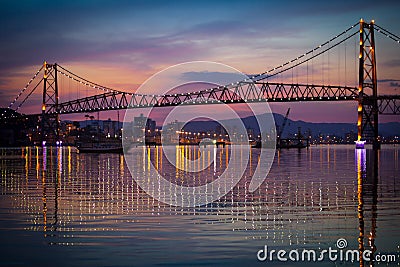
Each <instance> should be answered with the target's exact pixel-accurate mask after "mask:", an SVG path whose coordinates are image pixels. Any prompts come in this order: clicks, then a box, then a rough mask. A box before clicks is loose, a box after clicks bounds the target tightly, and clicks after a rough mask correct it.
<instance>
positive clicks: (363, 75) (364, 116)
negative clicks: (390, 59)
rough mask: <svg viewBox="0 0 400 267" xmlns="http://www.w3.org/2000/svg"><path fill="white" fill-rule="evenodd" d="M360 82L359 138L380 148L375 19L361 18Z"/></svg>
mask: <svg viewBox="0 0 400 267" xmlns="http://www.w3.org/2000/svg"><path fill="white" fill-rule="evenodd" d="M358 82H359V85H358V91H359V98H358V120H357V128H358V140H359V141H360V140H362V139H363V140H365V141H367V142H368V143H372V144H373V147H374V149H379V148H380V143H379V139H378V86H377V78H376V57H375V38H374V21H371V22H370V23H366V22H364V21H363V20H362V19H361V20H360V55H359V73H358Z"/></svg>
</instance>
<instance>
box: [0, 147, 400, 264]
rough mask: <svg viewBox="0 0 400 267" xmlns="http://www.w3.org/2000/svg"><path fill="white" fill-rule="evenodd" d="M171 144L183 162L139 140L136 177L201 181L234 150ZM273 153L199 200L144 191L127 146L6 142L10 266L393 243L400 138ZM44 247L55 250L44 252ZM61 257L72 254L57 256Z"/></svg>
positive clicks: (236, 256)
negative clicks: (113, 149) (107, 150)
mask: <svg viewBox="0 0 400 267" xmlns="http://www.w3.org/2000/svg"><path fill="white" fill-rule="evenodd" d="M172 149H176V152H177V153H176V158H175V165H176V166H179V167H180V168H178V167H175V166H174V165H172V164H170V163H169V162H168V160H167V159H166V158H165V156H164V155H163V150H162V148H161V147H157V148H144V147H143V148H142V147H139V148H134V149H133V151H132V153H134V155H135V160H136V163H135V165H134V168H133V169H134V170H135V171H134V172H133V173H134V175H138V176H146V174H147V173H148V172H149V171H150V167H151V164H153V166H154V168H155V169H156V170H158V171H159V173H160V174H162V175H163V176H164V177H166V178H167V179H168V180H170V181H171V182H173V183H176V184H180V185H185V186H194V185H203V184H206V183H208V182H210V181H212V180H214V179H217V178H218V177H219V175H220V174H221V173H222V172H223V171H224V170H225V168H226V166H227V165H228V160H229V157H230V153H233V151H231V149H230V148H229V147H225V148H218V149H214V148H211V149H207V150H205V153H200V150H199V148H198V147H191V146H187V147H176V148H172ZM145 150H147V151H145ZM145 152H148V153H145ZM276 153H277V154H276V158H275V162H274V165H273V166H272V168H271V172H270V173H269V175H268V177H267V180H266V181H265V182H264V183H263V184H262V185H261V187H260V188H258V189H257V190H256V191H255V192H253V193H250V192H249V191H248V187H249V184H250V180H251V176H252V173H253V172H254V170H255V167H256V166H257V163H258V161H259V160H262V159H260V158H259V150H257V149H253V150H251V154H250V162H251V164H249V165H248V166H247V169H246V172H245V174H244V176H243V177H242V179H241V180H240V181H239V183H238V184H237V186H236V187H235V188H234V189H233V190H231V191H230V192H229V193H228V194H227V195H226V196H224V197H222V198H221V199H220V200H219V201H216V202H214V203H211V204H208V205H206V206H203V207H198V208H181V207H174V206H169V205H166V204H163V203H160V202H158V201H156V200H154V199H153V198H151V197H150V196H148V195H147V194H146V193H145V192H144V191H143V190H141V189H140V187H139V186H138V185H137V184H136V183H135V181H134V179H132V177H131V174H130V172H129V171H128V168H127V166H126V163H125V160H124V156H123V155H118V154H99V155H92V154H79V153H77V151H76V150H75V149H74V148H71V147H63V148H50V147H49V148H38V147H34V148H31V147H26V148H22V149H21V148H18V149H3V150H1V154H0V164H1V186H0V190H1V191H0V192H1V195H0V215H1V217H0V233H1V240H0V241H1V244H0V246H1V248H2V251H4V252H6V253H5V254H4V255H8V257H6V260H5V264H6V265H9V264H17V265H18V264H20V265H26V263H32V262H34V263H38V264H43V265H49V266H51V265H53V266H54V262H55V261H56V262H57V264H58V266H61V265H65V266H75V265H76V266H77V265H81V263H82V262H85V265H92V266H98V265H107V266H112V265H115V266H132V263H135V264H133V265H135V266H136V265H154V264H182V265H193V264H194V263H196V264H211V265H227V266H228V265H229V266H231V265H243V264H247V265H249V264H257V263H258V262H257V258H256V252H257V251H258V250H259V249H261V248H262V247H263V246H264V245H265V244H267V245H268V246H271V247H276V248H278V249H279V248H288V247H292V248H298V247H304V246H311V247H314V248H316V249H317V248H321V247H322V248H325V247H328V246H332V245H333V244H334V243H335V242H336V240H337V239H338V238H346V239H347V240H348V242H349V247H351V248H355V249H356V248H359V249H360V250H363V249H370V248H371V247H373V248H374V249H375V250H376V251H385V252H390V251H392V252H393V251H395V252H396V251H397V246H398V245H399V244H397V243H398V240H400V234H399V233H398V230H399V228H398V225H397V222H398V221H399V219H400V212H399V210H398V205H399V203H400V192H399V188H400V187H399V183H400V182H399V180H398V173H399V157H398V154H399V147H389V146H387V147H385V146H383V148H382V150H381V151H379V152H377V153H374V152H373V151H371V150H354V149H353V147H351V146H319V147H312V148H310V149H308V150H306V149H304V150H281V151H277V152H276ZM145 155H147V156H145ZM185 158H186V159H189V160H192V159H198V160H196V161H195V163H194V164H195V166H191V167H192V168H193V169H197V170H200V169H203V171H202V172H200V173H199V172H191V173H189V172H184V171H182V169H184V168H185V164H191V163H190V161H187V160H185ZM207 166H208V167H207ZM378 166H379V170H378V168H377V167H378ZM186 167H187V166H186ZM232 179H233V178H232ZM151 182H152V181H151V180H150V179H149V183H151ZM221 186H222V185H221ZM154 188H156V189H157V190H161V188H159V187H157V186H155V187H154ZM168 193H169V194H171V196H173V197H179V196H180V194H179V192H168ZM21 251H24V254H23V255H24V256H23V257H21ZM39 251H41V252H43V251H45V252H48V253H50V255H49V254H46V255H47V256H45V257H41V256H38V252H39ZM61 255H62V257H61ZM65 255H69V256H68V257H67V258H68V259H69V260H61V259H62V258H64V257H65ZM261 264H266V263H261ZM268 264H271V263H268ZM330 264H331V263H327V265H330Z"/></svg>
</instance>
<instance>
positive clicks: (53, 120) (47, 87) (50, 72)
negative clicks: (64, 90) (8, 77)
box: [41, 61, 60, 144]
mask: <svg viewBox="0 0 400 267" xmlns="http://www.w3.org/2000/svg"><path fill="white" fill-rule="evenodd" d="M43 69H44V76H43V98H42V116H41V136H42V141H46V142H48V143H50V144H55V143H56V142H57V141H59V132H60V120H59V115H58V114H57V113H54V114H50V112H54V111H58V84H57V64H48V63H47V62H46V61H45V62H44V63H43Z"/></svg>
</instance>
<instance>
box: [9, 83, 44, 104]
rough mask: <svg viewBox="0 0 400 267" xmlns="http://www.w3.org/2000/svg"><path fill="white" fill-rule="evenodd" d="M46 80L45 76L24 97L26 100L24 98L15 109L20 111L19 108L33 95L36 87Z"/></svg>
mask: <svg viewBox="0 0 400 267" xmlns="http://www.w3.org/2000/svg"><path fill="white" fill-rule="evenodd" d="M43 80H44V78H42V79H41V80H40V81H39V82H38V83H37V84H36V86H35V87H33V89H32V90H31V91H30V92H29V94H28V95H27V96H26V97H25V98H24V100H22V102H21V103H20V104H19V105H18V107H17V109H16V110H15V111H18V109H19V108H20V107H21V106H22V105H23V104H24V103H25V101H26V100H27V99H28V98H29V97H30V96H31V95H32V93H33V92H34V91H35V90H36V88H37V87H38V86H39V85H40V84H41V83H42V81H43Z"/></svg>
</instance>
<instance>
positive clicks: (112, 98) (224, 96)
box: [49, 82, 358, 114]
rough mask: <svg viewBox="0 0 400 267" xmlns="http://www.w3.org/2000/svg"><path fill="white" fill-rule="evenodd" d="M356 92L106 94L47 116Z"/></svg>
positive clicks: (348, 96) (260, 86)
mask: <svg viewBox="0 0 400 267" xmlns="http://www.w3.org/2000/svg"><path fill="white" fill-rule="evenodd" d="M357 97H358V89H357V88H354V87H346V86H333V85H329V86H326V85H306V84H284V83H269V82H256V83H251V82H239V83H237V84H236V85H234V86H230V87H223V88H216V89H207V90H202V91H198V92H192V93H183V94H167V95H136V94H131V93H126V92H117V91H113V92H108V93H104V94H98V95H94V96H90V97H85V98H80V99H76V100H73V101H68V102H64V103H59V104H58V108H57V109H56V108H55V106H54V107H53V108H52V109H50V110H49V113H50V114H52V113H57V114H70V113H81V112H95V111H102V110H116V109H129V108H147V107H170V106H178V105H202V104H207V105H208V104H218V103H225V104H229V103H251V102H289V101H290V102H292V101H347V100H353V101H354V100H357Z"/></svg>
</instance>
